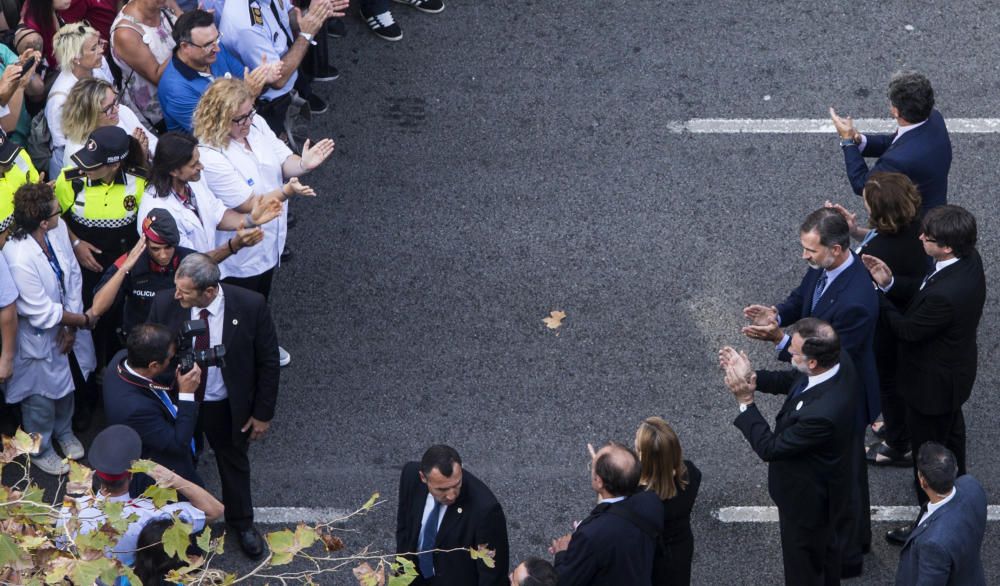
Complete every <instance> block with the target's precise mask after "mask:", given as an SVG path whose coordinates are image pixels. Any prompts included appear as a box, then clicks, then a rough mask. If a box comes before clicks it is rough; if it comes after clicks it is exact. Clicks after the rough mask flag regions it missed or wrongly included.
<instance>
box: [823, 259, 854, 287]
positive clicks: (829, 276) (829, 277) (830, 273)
mask: <svg viewBox="0 0 1000 586" xmlns="http://www.w3.org/2000/svg"><path fill="white" fill-rule="evenodd" d="M852 264H854V255H853V254H848V255H847V260H845V261H844V263H843V264H841V265H840V266H839V267H837V268H835V269H825V270H826V286H827V287H829V286H830V283H833V280H834V279H836V278H837V277H838V276H840V273H842V272H844V270H845V269H847V267H849V266H851V265H852ZM823 290H824V291H826V289H825V288H824V289H823Z"/></svg>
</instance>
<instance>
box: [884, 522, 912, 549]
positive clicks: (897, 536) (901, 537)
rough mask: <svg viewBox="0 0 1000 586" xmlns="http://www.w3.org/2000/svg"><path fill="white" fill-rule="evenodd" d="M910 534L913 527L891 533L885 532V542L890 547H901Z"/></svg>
mask: <svg viewBox="0 0 1000 586" xmlns="http://www.w3.org/2000/svg"><path fill="white" fill-rule="evenodd" d="M912 532H913V525H907V526H905V527H899V528H896V529H892V530H891V531H886V533H885V540H886V541H888V542H889V543H891V544H892V545H903V544H904V543H906V540H907V539H909V538H910V533H912Z"/></svg>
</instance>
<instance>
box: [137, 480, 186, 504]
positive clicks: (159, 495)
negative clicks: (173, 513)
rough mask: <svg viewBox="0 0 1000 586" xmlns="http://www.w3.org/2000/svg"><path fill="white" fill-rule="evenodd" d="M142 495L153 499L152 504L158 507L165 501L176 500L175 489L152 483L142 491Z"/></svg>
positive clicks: (171, 501)
mask: <svg viewBox="0 0 1000 586" xmlns="http://www.w3.org/2000/svg"><path fill="white" fill-rule="evenodd" d="M142 496H144V497H147V498H149V499H150V500H152V501H153V505H154V506H156V508H158V509H159V508H160V507H162V506H163V505H165V504H167V503H176V502H177V491H176V490H174V489H172V488H163V487H162V486H157V485H155V484H154V485H152V486H150V487H149V488H147V489H146V490H145V492H143V493H142Z"/></svg>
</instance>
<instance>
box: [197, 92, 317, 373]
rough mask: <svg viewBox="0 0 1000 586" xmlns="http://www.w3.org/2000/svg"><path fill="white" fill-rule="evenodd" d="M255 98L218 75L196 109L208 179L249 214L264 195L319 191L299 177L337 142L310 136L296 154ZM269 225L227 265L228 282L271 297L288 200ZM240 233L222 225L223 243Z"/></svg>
mask: <svg viewBox="0 0 1000 586" xmlns="http://www.w3.org/2000/svg"><path fill="white" fill-rule="evenodd" d="M254 97H255V96H254V94H253V92H252V91H251V90H250V89H249V88H248V87H247V84H246V82H244V81H243V80H240V79H218V80H216V81H214V82H212V85H210V86H209V87H208V89H207V90H205V94H204V95H203V96H202V97H201V101H200V102H198V107H197V108H196V109H195V112H194V134H195V136H196V137H198V140H199V141H200V142H201V146H200V147H199V150H200V153H201V163H202V164H203V165H204V167H205V168H204V171H203V177H204V179H205V182H206V183H207V184H208V188H209V190H210V191H211V192H212V193H213V194H214V195H215V197H217V198H218V199H220V200H221V201H222V203H224V204H225V205H226V207H228V208H231V209H235V210H237V211H239V212H242V213H249V212H250V211H251V209H253V206H254V203H255V202H256V201H257V199H258V198H260V197H276V198H278V199H279V200H280V201H282V202H284V201H287V200H288V198H290V197H292V196H293V195H308V196H314V195H316V193H315V192H314V191H313V190H312V189H311V188H310V187H307V186H305V185H302V184H301V183H299V180H298V177H299V176H300V175H303V174H305V173H308V172H309V171H312V170H313V169H315V168H316V167H319V166H320V165H321V164H322V163H323V161H325V160H326V159H327V158H328V157H329V156H330V155H331V154H332V153H333V146H334V145H333V141H332V140H330V139H329V138H326V139H323V140H321V141H319V142H317V143H316V144H315V145H310V144H309V141H308V140H307V141H306V142H305V144H304V145H303V146H302V156H301V157H300V156H298V155H296V154H293V153H292V151H291V150H290V149H289V148H288V146H287V145H286V144H285V143H284V142H282V141H281V140H279V139H278V137H277V136H275V134H274V132H273V131H272V130H271V129H270V128H269V127H268V125H267V122H265V121H264V119H263V118H261V117H260V116H258V115H257V113H256V110H254V107H253V105H254ZM247 227H248V228H251V227H252V226H247ZM263 229H264V241H263V242H261V243H260V244H259V245H257V246H254V247H253V248H249V249H247V251H246V252H245V253H243V252H241V253H240V254H239V255H236V256H232V257H230V258H228V259H226V260H225V261H223V263H222V267H223V272H224V273H225V274H226V275H229V276H228V277H227V278H226V279H225V281H226V282H227V283H231V284H234V285H239V286H241V287H245V288H247V289H251V290H253V291H257V292H258V293H260V294H262V295H264V297H265V298H267V297H268V296H269V295H270V292H271V280H272V278H273V277H274V269H275V267H277V266H278V264H279V261H280V259H281V251H282V250H283V249H284V246H285V238H286V236H287V234H288V206H285V205H283V206H282V212H281V216H279V217H278V218H277V219H276V220H275V221H273V222H270V223H268V224H265V225H264V226H263ZM235 235H236V234H235V233H233V232H228V231H223V230H220V231H219V232H218V235H217V238H218V240H217V242H218V243H219V244H223V243H225V242H226V241H228V240H229V239H230V238H232V237H233V236H235ZM279 354H280V357H281V365H282V366H285V365H287V364H288V363H289V362H290V361H291V357H290V356H289V354H288V352H286V351H285V350H284V349H283V348H280V347H279Z"/></svg>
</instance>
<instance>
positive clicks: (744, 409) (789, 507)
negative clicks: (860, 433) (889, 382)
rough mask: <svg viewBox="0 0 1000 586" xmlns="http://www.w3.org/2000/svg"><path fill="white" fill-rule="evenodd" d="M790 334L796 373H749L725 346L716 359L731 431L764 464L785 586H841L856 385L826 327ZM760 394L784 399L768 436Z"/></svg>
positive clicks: (801, 325)
mask: <svg viewBox="0 0 1000 586" xmlns="http://www.w3.org/2000/svg"><path fill="white" fill-rule="evenodd" d="M790 330H791V331H792V337H791V343H790V344H789V350H790V352H791V355H792V365H793V366H794V367H795V369H794V370H789V371H783V372H776V371H764V370H758V371H756V372H754V370H753V368H752V367H751V365H750V361H749V359H747V357H746V354H744V353H740V352H737V351H736V350H734V349H733V348H730V347H729V346H726V347H725V348H723V349H722V350H720V351H719V364H720V366H721V367H722V368H723V369H724V370H725V373H726V375H725V383H726V386H728V387H729V390H730V391H731V392H732V393H733V395H734V396H735V397H736V400H737V401H738V402H739V405H740V414H739V416H738V417H737V418H736V420H735V421H734V422H733V423H734V425H736V427H737V428H739V430H740V431H741V432H742V433H743V436H744V437H746V439H747V441H748V442H749V443H750V446H751V447H752V448H753V450H754V452H756V453H757V455H758V456H760V458H761V460H764V461H765V462H767V463H768V467H767V487H768V492H769V493H770V495H771V498H772V499H773V500H774V504H775V505H777V507H778V523H779V528H780V531H781V554H782V559H783V562H784V570H785V584H787V585H789V586H793V585H794V586H803V585H820V584H840V576H841V559H840V558H841V548H840V543H839V537H838V536H839V535H843V534H844V529H843V528H842V527H838V525H841V526H842V525H843V524H845V523H847V522H849V513H848V512H847V508H848V506H849V502H848V499H849V495H850V492H851V490H852V488H853V487H852V484H853V482H852V481H853V479H852V478H851V472H852V467H853V460H854V459H855V458H857V455H856V453H855V447H856V446H855V444H854V442H853V440H852V436H853V435H854V434H855V433H856V430H857V424H856V420H855V413H856V405H855V403H856V399H857V397H858V396H859V393H858V390H857V388H858V386H859V384H860V383H859V381H858V378H857V375H856V373H855V371H854V366H853V364H852V363H851V358H850V356H849V355H848V354H847V353H846V352H841V349H840V340H839V338H838V336H837V332H836V331H835V330H834V328H833V327H831V326H830V324H828V323H826V322H823V321H822V320H819V319H816V318H805V319H802V320H799V321H798V322H797V323H796V324H795V326H793V327H792V328H790ZM758 390H759V391H762V392H765V393H771V394H778V395H787V398H786V399H785V402H784V404H783V405H782V407H781V410H780V411H779V412H778V416H777V417H776V418H775V423H774V430H773V431H772V429H771V427H770V426H769V425H768V423H767V421H766V420H765V419H764V416H763V415H761V413H760V411H758V410H757V406H756V405H755V404H754V391H758Z"/></svg>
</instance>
